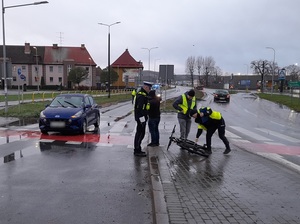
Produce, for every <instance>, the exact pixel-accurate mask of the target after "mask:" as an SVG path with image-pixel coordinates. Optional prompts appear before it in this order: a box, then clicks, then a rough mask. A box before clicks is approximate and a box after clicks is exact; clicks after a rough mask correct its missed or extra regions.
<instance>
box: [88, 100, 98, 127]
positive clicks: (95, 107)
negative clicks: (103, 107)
mask: <svg viewBox="0 0 300 224" xmlns="http://www.w3.org/2000/svg"><path fill="white" fill-rule="evenodd" d="M88 98H89V101H90V104H91V105H92V108H91V109H92V112H91V113H92V115H91V116H92V122H93V123H95V122H96V119H97V117H98V114H99V108H98V105H97V104H96V103H95V101H94V98H93V97H92V96H88Z"/></svg>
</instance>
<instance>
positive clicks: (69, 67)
mask: <svg viewBox="0 0 300 224" xmlns="http://www.w3.org/2000/svg"><path fill="white" fill-rule="evenodd" d="M71 69H72V65H68V74H69V72H70V71H71Z"/></svg>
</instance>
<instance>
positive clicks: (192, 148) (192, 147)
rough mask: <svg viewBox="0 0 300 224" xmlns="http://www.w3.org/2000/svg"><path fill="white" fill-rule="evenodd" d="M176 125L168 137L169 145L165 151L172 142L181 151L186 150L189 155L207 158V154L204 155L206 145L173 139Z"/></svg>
mask: <svg viewBox="0 0 300 224" xmlns="http://www.w3.org/2000/svg"><path fill="white" fill-rule="evenodd" d="M175 128H176V125H174V128H173V131H172V134H171V136H170V137H169V139H170V140H169V144H168V147H167V150H169V147H170V146H171V144H172V142H175V143H176V144H177V145H178V146H179V147H180V148H181V149H183V150H186V151H188V152H190V153H194V154H197V155H200V156H204V157H209V154H207V153H206V151H205V150H206V145H198V144H197V143H195V142H193V141H191V140H188V139H181V138H176V137H174V136H173V135H174V133H175Z"/></svg>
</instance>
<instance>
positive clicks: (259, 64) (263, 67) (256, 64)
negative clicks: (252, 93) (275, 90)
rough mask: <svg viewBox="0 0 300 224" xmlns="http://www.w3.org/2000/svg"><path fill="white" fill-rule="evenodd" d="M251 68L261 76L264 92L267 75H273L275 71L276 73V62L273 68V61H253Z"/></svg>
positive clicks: (261, 87)
mask: <svg viewBox="0 0 300 224" xmlns="http://www.w3.org/2000/svg"><path fill="white" fill-rule="evenodd" d="M250 68H252V69H253V73H254V74H257V75H260V76H261V84H260V90H261V92H262V93H263V92H264V85H265V76H266V75H272V74H273V72H274V73H275V70H274V69H275V64H274V68H273V62H269V61H267V60H258V61H251V63H250Z"/></svg>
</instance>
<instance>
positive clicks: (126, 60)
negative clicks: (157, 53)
mask: <svg viewBox="0 0 300 224" xmlns="http://www.w3.org/2000/svg"><path fill="white" fill-rule="evenodd" d="M111 67H112V69H114V70H115V71H116V72H117V73H118V75H119V78H118V80H117V82H115V83H112V86H113V88H133V87H137V86H139V85H140V83H141V82H142V77H141V74H142V70H143V68H144V66H143V63H142V62H141V61H136V60H135V59H134V58H133V57H132V56H131V55H130V53H129V51H128V49H126V50H125V51H124V52H123V54H121V56H120V57H119V58H118V59H117V60H116V61H115V62H113V63H112V64H111Z"/></svg>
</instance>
